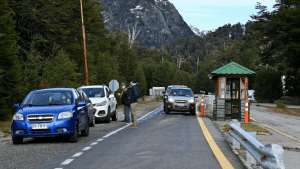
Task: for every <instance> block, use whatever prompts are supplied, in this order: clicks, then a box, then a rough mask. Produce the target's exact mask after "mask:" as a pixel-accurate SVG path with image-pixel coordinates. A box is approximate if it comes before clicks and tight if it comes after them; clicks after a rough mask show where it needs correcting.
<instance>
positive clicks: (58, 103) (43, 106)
mask: <svg viewBox="0 0 300 169" xmlns="http://www.w3.org/2000/svg"><path fill="white" fill-rule="evenodd" d="M83 100H84V98H82V96H81V95H80V94H79V92H78V91H77V90H76V89H72V88H49V89H40V90H34V91H32V92H30V93H29V94H28V95H27V96H26V97H25V99H24V100H23V102H22V103H21V104H15V105H14V106H13V107H14V108H16V109H17V111H16V113H15V114H14V116H13V120H12V124H11V130H12V134H13V136H12V141H13V143H14V144H21V143H22V142H23V138H26V137H48V136H58V135H64V136H67V137H68V138H69V141H70V142H78V136H79V132H80V131H81V135H82V136H88V135H89V115H88V111H89V108H88V107H87V104H86V102H85V101H83Z"/></svg>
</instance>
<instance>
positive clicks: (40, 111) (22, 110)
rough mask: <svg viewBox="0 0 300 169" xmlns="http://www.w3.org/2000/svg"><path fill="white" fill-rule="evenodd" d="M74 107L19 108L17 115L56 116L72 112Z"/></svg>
mask: <svg viewBox="0 0 300 169" xmlns="http://www.w3.org/2000/svg"><path fill="white" fill-rule="evenodd" d="M73 108H74V105H62V106H35V107H34V106H32V107H22V108H19V109H18V111H17V113H21V114H23V115H28V114H55V115H58V114H59V113H61V112H64V111H72V109H73Z"/></svg>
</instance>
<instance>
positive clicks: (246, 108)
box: [244, 77, 249, 123]
mask: <svg viewBox="0 0 300 169" xmlns="http://www.w3.org/2000/svg"><path fill="white" fill-rule="evenodd" d="M245 86H246V88H247V89H248V77H246V78H245ZM248 108H249V106H248V90H246V101H245V119H244V123H249V112H248Z"/></svg>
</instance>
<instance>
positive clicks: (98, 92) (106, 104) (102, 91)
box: [78, 85, 118, 123]
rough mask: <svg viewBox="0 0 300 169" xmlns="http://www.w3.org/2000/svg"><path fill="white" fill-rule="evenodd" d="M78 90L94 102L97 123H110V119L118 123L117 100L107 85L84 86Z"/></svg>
mask: <svg viewBox="0 0 300 169" xmlns="http://www.w3.org/2000/svg"><path fill="white" fill-rule="evenodd" d="M78 90H81V91H83V92H85V94H86V95H87V96H88V97H89V99H90V100H91V101H92V103H93V106H94V109H95V113H94V116H95V120H96V121H104V122H106V123H110V118H112V120H113V121H117V119H118V112H117V110H118V109H117V108H118V106H117V99H116V98H115V96H114V94H113V92H112V91H111V90H110V89H109V88H108V87H107V86H106V85H92V86H82V87H79V88H78Z"/></svg>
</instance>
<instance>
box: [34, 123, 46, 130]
mask: <svg viewBox="0 0 300 169" xmlns="http://www.w3.org/2000/svg"><path fill="white" fill-rule="evenodd" d="M47 128H48V126H47V124H33V125H32V129H47Z"/></svg>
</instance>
